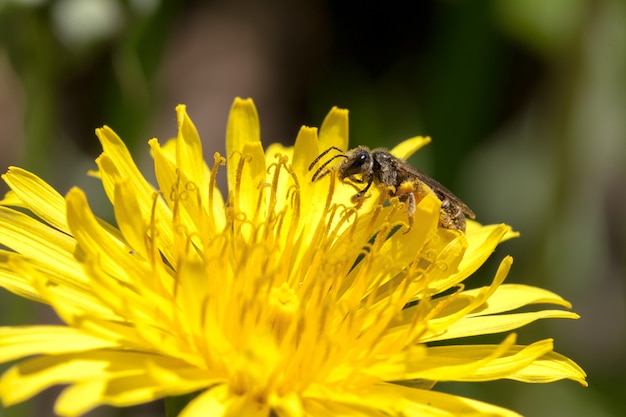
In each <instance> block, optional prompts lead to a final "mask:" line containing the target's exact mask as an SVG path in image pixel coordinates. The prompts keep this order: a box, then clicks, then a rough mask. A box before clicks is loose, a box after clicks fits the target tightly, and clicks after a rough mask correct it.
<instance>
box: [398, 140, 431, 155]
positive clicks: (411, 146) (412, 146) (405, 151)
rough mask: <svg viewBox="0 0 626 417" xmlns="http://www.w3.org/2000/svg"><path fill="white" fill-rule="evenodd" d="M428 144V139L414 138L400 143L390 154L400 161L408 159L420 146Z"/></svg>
mask: <svg viewBox="0 0 626 417" xmlns="http://www.w3.org/2000/svg"><path fill="white" fill-rule="evenodd" d="M429 143H430V137H424V136H415V137H413V138H410V139H407V140H405V141H403V142H400V143H399V144H397V145H396V146H394V147H393V149H392V150H391V154H392V155H393V156H396V157H398V158H400V159H409V157H410V156H411V155H413V154H414V153H415V152H417V151H418V150H419V149H420V148H421V147H422V146H425V145H428V144H429Z"/></svg>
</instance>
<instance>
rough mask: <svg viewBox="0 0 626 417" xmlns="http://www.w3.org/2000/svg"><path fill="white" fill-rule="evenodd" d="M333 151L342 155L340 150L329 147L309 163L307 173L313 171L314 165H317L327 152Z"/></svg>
mask: <svg viewBox="0 0 626 417" xmlns="http://www.w3.org/2000/svg"><path fill="white" fill-rule="evenodd" d="M332 150H335V151H338V152H340V153H342V154H343V151H342V150H341V149H339V148H338V147H336V146H331V147H330V148H328V149H326V150H325V151H324V152H322V153H321V154H319V155H317V158H315V159H314V160H313V162H311V165H309V171H310V170H312V169H313V167H314V166H315V164H317V163H318V162H319V160H320V159H322V158H323V157H324V156H325V155H326V154H327V153H328V152H330V151H332Z"/></svg>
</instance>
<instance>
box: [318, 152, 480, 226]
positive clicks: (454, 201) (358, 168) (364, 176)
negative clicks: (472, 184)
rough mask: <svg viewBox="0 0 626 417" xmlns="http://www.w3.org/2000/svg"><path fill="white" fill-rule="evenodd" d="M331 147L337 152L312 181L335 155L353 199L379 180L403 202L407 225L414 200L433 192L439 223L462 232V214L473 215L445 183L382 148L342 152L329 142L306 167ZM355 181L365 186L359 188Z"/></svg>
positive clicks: (322, 170) (326, 171)
mask: <svg viewBox="0 0 626 417" xmlns="http://www.w3.org/2000/svg"><path fill="white" fill-rule="evenodd" d="M331 151H337V152H339V153H338V154H336V155H333V156H332V157H330V158H329V159H328V160H326V161H325V162H323V163H322V164H321V165H320V166H319V167H318V168H317V170H316V171H315V172H314V173H313V177H312V178H311V181H313V182H315V181H317V180H318V179H320V178H322V177H324V176H325V175H327V174H329V173H330V172H331V171H332V170H333V168H328V165H329V164H330V163H331V162H332V161H334V160H335V159H337V158H343V159H344V161H343V162H342V163H341V164H340V165H339V167H338V168H336V169H337V173H338V175H339V179H340V180H341V181H342V182H347V183H348V182H349V183H351V184H352V185H353V186H355V188H356V189H357V190H358V192H357V193H356V194H355V195H354V196H353V197H352V201H353V202H358V201H362V200H363V198H364V197H365V194H366V193H367V191H368V190H369V189H370V187H371V186H372V184H382V185H384V186H385V187H386V188H387V190H388V193H389V197H398V199H399V200H400V201H402V202H404V203H406V205H407V214H408V215H409V228H410V227H411V226H412V225H413V214H415V209H416V206H417V202H418V201H420V200H421V199H422V198H424V197H425V196H426V195H427V194H428V193H432V194H434V195H436V196H437V198H438V199H439V200H441V209H440V212H439V225H440V226H441V227H444V228H446V229H451V230H457V231H461V232H465V216H467V217H469V218H471V219H474V218H475V217H476V215H475V214H474V212H473V211H472V210H471V209H470V208H469V207H468V206H467V205H466V204H465V203H464V202H462V201H461V200H460V199H459V198H458V197H457V196H455V195H454V194H452V192H451V191H450V190H448V189H447V188H446V187H444V186H443V185H441V184H440V183H439V182H437V181H435V180H434V179H432V178H431V177H429V176H428V175H426V174H424V173H423V172H421V171H418V170H417V169H415V168H413V167H412V166H411V165H409V164H407V163H406V162H405V161H403V160H402V159H400V158H397V157H395V156H393V155H392V154H391V153H389V152H388V151H386V150H384V149H380V148H378V149H374V150H370V149H368V148H366V147H365V146H359V147H357V148H355V149H351V150H349V151H347V152H345V153H344V151H342V150H341V149H339V148H337V147H336V146H331V147H330V148H328V149H326V150H325V151H324V152H322V153H321V154H319V155H318V156H317V158H315V159H314V160H313V162H311V164H310V165H309V171H312V170H313V168H314V167H315V165H316V164H317V163H318V162H319V161H320V160H321V159H322V158H324V157H325V156H326V155H328V153H330V152H331ZM356 184H365V186H364V187H363V188H362V189H360V190H359V188H358V186H357V185H356Z"/></svg>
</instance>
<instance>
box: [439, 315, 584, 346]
mask: <svg viewBox="0 0 626 417" xmlns="http://www.w3.org/2000/svg"><path fill="white" fill-rule="evenodd" d="M579 317H580V316H578V314H575V313H571V312H569V311H562V310H542V311H536V312H531V313H517V314H500V315H497V316H480V317H470V318H463V319H461V320H459V321H458V322H456V323H454V324H452V325H450V326H449V327H448V328H447V330H446V332H445V333H444V334H442V335H440V336H434V337H432V338H428V339H427V340H428V341H436V340H449V339H456V338H459V337H468V336H476V335H480V334H494V333H502V332H508V331H510V330H514V329H517V328H520V327H523V326H525V325H527V324H529V323H532V322H533V321H537V320H540V319H548V318H550V319H577V318H579Z"/></svg>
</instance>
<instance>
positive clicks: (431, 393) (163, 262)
mask: <svg viewBox="0 0 626 417" xmlns="http://www.w3.org/2000/svg"><path fill="white" fill-rule="evenodd" d="M177 115H178V127H179V131H178V136H177V137H176V138H175V139H173V140H171V141H169V142H167V143H165V144H161V143H159V142H158V141H157V140H156V139H152V140H151V141H150V142H149V144H150V149H151V151H152V155H153V158H154V170H155V174H156V180H157V182H158V186H157V187H154V186H153V185H151V184H150V183H148V181H147V180H146V179H145V178H144V177H143V176H142V174H141V173H140V171H139V170H138V168H137V167H136V165H135V163H134V162H133V159H132V158H131V155H130V153H129V151H128V150H127V148H126V147H125V146H124V144H123V142H122V141H121V140H120V138H118V137H117V136H116V134H115V133H114V132H113V131H112V130H111V129H110V128H108V127H103V128H101V129H98V130H97V131H96V134H97V136H98V138H99V139H100V141H101V143H102V146H103V149H104V152H103V153H102V154H101V156H100V157H99V158H98V159H97V160H96V163H97V166H98V170H97V172H96V173H94V174H95V175H97V176H98V177H99V178H100V180H101V181H102V184H103V186H104V190H105V192H106V194H107V196H108V198H109V200H110V201H111V203H112V204H113V207H114V213H115V220H116V223H117V225H111V224H108V223H107V222H105V221H104V220H102V219H100V218H98V217H96V215H94V213H93V212H92V211H91V209H90V208H89V205H88V203H87V199H86V197H85V194H84V193H83V192H82V191H81V190H80V189H77V188H74V189H72V190H70V191H69V192H68V193H67V195H66V196H65V197H62V196H61V195H60V194H58V193H57V192H56V191H55V190H54V189H53V188H52V187H50V186H49V185H48V184H46V183H45V182H44V181H42V180H41V179H40V178H38V177H36V176H35V175H33V174H32V173H29V172H27V171H25V170H22V169H19V168H15V167H11V168H10V169H9V170H8V172H7V173H6V174H5V175H4V176H3V179H4V180H5V181H6V183H7V184H8V185H9V186H10V188H11V191H10V192H9V193H8V194H7V196H6V197H5V199H4V200H3V201H2V202H1V203H0V243H1V244H3V245H5V246H6V247H8V248H9V250H3V251H1V252H0V285H1V286H3V287H4V288H6V289H8V290H10V291H12V292H14V293H16V294H18V295H20V296H23V297H27V298H30V299H33V300H36V301H40V302H43V303H46V304H49V305H50V306H51V307H52V308H53V309H54V310H55V311H56V312H57V314H58V315H59V317H60V318H61V319H62V320H63V322H64V323H65V325H39V326H37V325H33V326H24V327H2V328H0V361H2V362H7V361H13V360H18V361H17V362H16V364H15V365H13V366H12V367H11V368H9V369H8V370H7V371H6V372H5V373H4V374H3V376H2V378H1V379H0V397H1V399H2V401H3V403H4V404H5V405H11V404H14V403H17V402H20V401H23V400H25V399H27V398H29V397H31V396H33V395H35V394H37V393H38V392H40V391H42V390H44V389H46V388H47V387H50V386H52V385H56V384H63V385H67V386H66V387H65V389H64V390H63V391H62V393H61V394H60V396H59V398H58V399H57V401H56V405H55V412H56V413H57V414H59V415H62V416H78V415H81V414H83V413H85V412H86V411H88V410H90V409H92V408H94V407H96V406H99V405H102V404H111V405H114V406H128V405H133V404H139V403H143V402H148V401H152V400H155V399H158V398H163V397H171V396H177V395H181V394H186V393H193V392H198V395H197V396H196V397H195V398H194V399H193V400H192V401H191V402H189V404H188V405H187V406H186V407H185V408H184V410H183V411H182V412H181V414H180V416H182V417H199V416H202V417H205V416H219V415H246V416H270V415H274V416H283V417H300V416H327V415H337V416H339V415H343V416H357V415H359V416H365V415H369V416H383V415H385V416H409V415H420V416H423V415H433V416H435V415H436V416H444V415H447V416H463V415H476V414H477V413H485V414H489V415H498V416H513V415H517V414H515V413H514V412H512V411H509V410H506V409H503V408H500V407H497V406H494V405H490V404H485V403H481V402H479V401H475V400H471V399H467V398H462V397H459V396H455V395H450V394H444V393H440V392H437V391H435V390H432V389H431V388H432V387H433V386H434V385H435V383H436V382H438V381H491V380H495V379H501V378H507V379H514V380H518V381H524V382H550V381H555V380H560V379H564V378H568V379H572V380H575V381H578V382H580V383H581V384H583V385H584V384H585V379H584V378H585V374H584V372H583V371H582V369H580V368H579V367H578V366H577V365H576V364H575V363H574V362H572V361H571V360H570V359H568V358H566V357H564V356H561V355H559V354H558V353H555V352H553V346H552V340H542V341H538V342H536V343H533V344H531V345H528V346H521V345H518V344H516V342H515V336H514V335H509V336H506V337H503V340H502V342H501V343H500V344H496V345H484V344H483V345H476V344H474V345H472V344H469V345H458V344H455V345H450V346H447V345H445V343H442V342H441V341H446V340H451V339H456V338H460V337H467V336H474V335H484V334H492V333H500V332H508V331H510V330H513V329H516V328H519V327H521V326H524V325H526V324H528V323H530V322H532V321H535V320H538V319H542V318H577V315H576V314H574V313H571V312H568V311H565V310H563V309H558V308H557V309H540V308H539V309H535V310H534V311H533V310H530V309H528V308H525V309H524V310H523V311H517V310H518V309H520V308H521V307H527V306H531V305H534V304H538V303H540V304H544V305H545V304H553V305H556V306H559V307H565V308H569V307H570V305H569V303H568V302H566V301H565V300H563V299H562V298H560V297H559V296H557V295H555V294H553V293H551V292H549V291H546V290H543V289H539V288H535V287H530V286H525V285H515V284H503V281H504V278H505V277H506V275H507V272H508V270H509V268H510V266H511V258H509V257H507V258H505V259H504V260H503V261H502V263H501V265H500V267H499V269H498V271H497V273H496V275H495V278H494V279H493V282H492V283H491V285H489V286H487V287H484V288H477V289H465V288H464V286H463V281H464V280H465V279H466V278H467V277H469V276H470V275H471V274H472V273H474V271H476V269H477V268H478V267H479V266H480V265H481V264H482V263H483V262H484V261H485V260H486V258H487V257H488V256H489V255H490V254H491V253H492V252H493V250H494V248H495V247H496V245H498V243H500V242H501V241H503V240H505V239H508V238H510V237H513V236H515V233H513V232H512V231H511V229H510V228H509V227H508V226H506V225H490V226H482V225H480V224H478V223H476V222H473V221H468V224H467V230H466V231H465V232H461V231H458V230H451V229H448V228H444V227H440V226H439V225H438V223H439V213H440V206H441V201H440V200H439V199H438V198H436V197H435V196H434V195H430V194H427V195H425V196H424V198H422V199H421V200H420V201H418V202H417V204H416V207H414V209H413V214H412V217H413V219H414V222H413V224H412V226H411V227H410V228H409V227H407V208H406V204H404V203H403V202H400V201H398V199H397V198H391V199H389V201H385V200H386V198H385V195H386V194H385V193H384V192H381V188H380V187H376V186H372V187H371V189H370V190H369V192H368V195H367V196H366V197H365V198H364V199H363V200H362V201H360V202H359V204H355V202H354V199H353V196H354V193H355V190H354V187H352V186H350V184H348V183H347V182H341V181H339V179H338V178H337V175H335V174H333V173H331V175H326V176H324V177H323V178H320V179H319V180H317V181H315V182H313V181H311V172H310V171H309V165H310V163H311V161H313V160H314V159H315V157H316V156H317V155H319V154H320V153H321V152H322V151H323V150H324V149H327V148H329V147H331V146H335V147H337V148H339V149H342V150H345V149H347V146H348V117H347V111H345V110H339V109H333V110H331V112H330V113H329V115H328V116H327V118H326V119H325V121H324V123H323V125H322V127H321V128H320V130H319V132H318V130H317V129H314V128H309V127H303V128H302V129H301V130H300V132H299V134H298V136H297V138H296V141H295V145H294V147H293V148H286V147H282V146H280V145H271V146H270V147H269V148H268V149H267V150H266V151H264V150H263V147H262V146H261V141H260V128H259V121H258V116H257V112H256V109H255V107H254V105H253V103H252V101H251V100H240V99H237V100H236V101H235V103H234V105H233V108H232V110H231V113H230V118H229V122H228V129H227V139H226V147H227V154H226V157H223V156H221V155H219V154H217V153H216V154H215V155H214V160H213V161H212V165H211V166H208V165H207V164H205V162H204V160H203V158H202V148H201V144H200V139H199V137H198V134H197V131H196V129H195V127H194V125H193V123H192V122H191V120H190V119H189V118H188V116H187V114H186V112H185V107H184V106H179V107H178V108H177ZM427 141H428V139H425V138H421V137H419V138H413V139H410V140H408V141H406V142H404V143H402V144H400V145H399V146H398V147H396V148H395V149H394V150H392V153H393V154H394V155H396V156H398V157H406V156H408V155H409V154H411V153H412V152H414V151H415V150H417V149H418V148H419V147H420V146H422V145H424V144H425V143H427ZM224 170H225V171H226V173H227V177H228V194H227V195H226V196H223V195H222V194H221V193H220V191H219V190H218V188H217V186H216V177H217V176H218V175H222V174H223V171H224ZM383 191H384V190H383ZM435 341H437V342H439V343H436V344H435V345H434V346H433V345H432V344H430V343H429V342H435Z"/></svg>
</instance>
